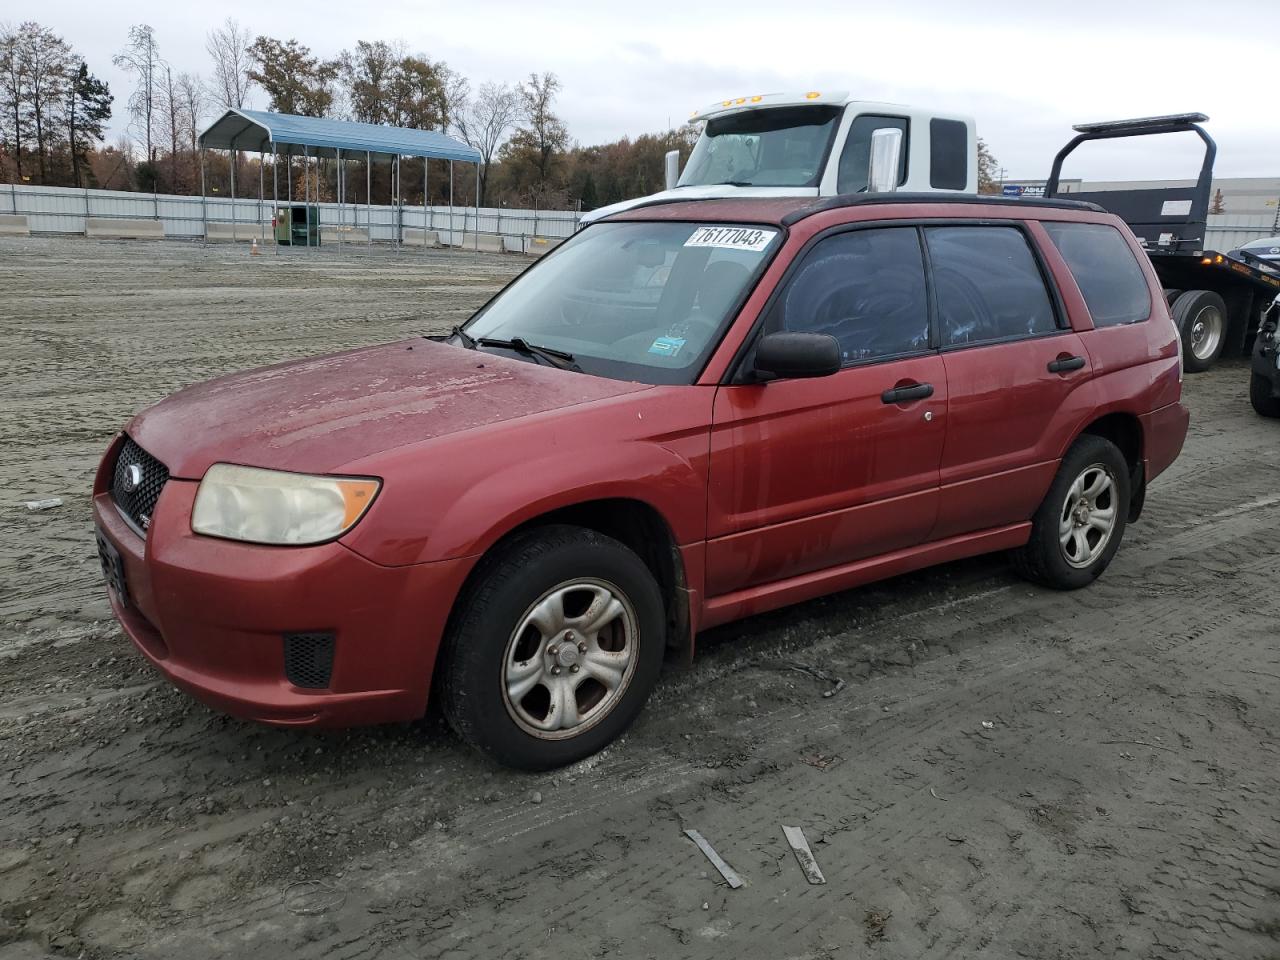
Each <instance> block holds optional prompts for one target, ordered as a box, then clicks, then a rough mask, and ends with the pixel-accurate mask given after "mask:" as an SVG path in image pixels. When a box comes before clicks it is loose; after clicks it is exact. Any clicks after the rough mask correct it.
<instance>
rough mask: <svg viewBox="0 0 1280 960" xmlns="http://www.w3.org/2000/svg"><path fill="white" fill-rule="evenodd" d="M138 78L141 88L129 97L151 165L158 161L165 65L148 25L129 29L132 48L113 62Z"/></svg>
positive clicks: (138, 134) (117, 56)
mask: <svg viewBox="0 0 1280 960" xmlns="http://www.w3.org/2000/svg"><path fill="white" fill-rule="evenodd" d="M112 62H113V63H115V65H116V66H117V67H119V68H120V69H122V70H127V71H129V72H130V73H132V74H133V75H134V77H135V78H136V81H137V86H136V87H134V90H133V95H132V96H130V97H129V112H130V113H132V114H133V122H134V125H135V136H136V137H137V138H138V139H139V141H141V142H142V144H143V145H144V146H145V147H146V160H147V163H152V162H153V161H154V160H155V147H154V145H153V144H154V141H155V133H156V112H157V111H156V106H157V103H158V101H159V99H160V85H161V82H162V80H163V71H164V69H165V62H164V61H163V60H162V59H161V58H160V48H159V46H158V45H157V44H156V32H155V31H154V30H153V29H152V28H151V27H149V26H147V25H146V24H145V23H140V24H137V25H135V26H132V27H130V28H129V44H128V46H126V47H125V48H124V50H123V51H121V52H120V53H118V54H116V56H115V57H114V58H113V60H112Z"/></svg>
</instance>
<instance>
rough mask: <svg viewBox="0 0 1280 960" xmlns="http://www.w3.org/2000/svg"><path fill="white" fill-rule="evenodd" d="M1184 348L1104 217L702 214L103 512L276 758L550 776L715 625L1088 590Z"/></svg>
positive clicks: (229, 704)
mask: <svg viewBox="0 0 1280 960" xmlns="http://www.w3.org/2000/svg"><path fill="white" fill-rule="evenodd" d="M1181 392H1182V372H1181V366H1180V359H1179V346H1178V333H1177V331H1176V330H1175V328H1174V326H1173V322H1172V320H1171V318H1170V315H1169V310H1168V307H1167V306H1166V303H1165V298H1164V296H1163V294H1162V292H1161V289H1160V285H1159V282H1158V281H1157V279H1156V277H1155V274H1154V273H1153V271H1152V269H1151V266H1150V264H1149V262H1148V260H1147V258H1146V256H1145V255H1144V254H1143V252H1142V249H1141V247H1139V246H1138V244H1137V243H1136V241H1135V239H1134V237H1133V235H1132V234H1131V233H1130V232H1129V230H1128V228H1126V227H1125V225H1124V224H1123V223H1122V222H1121V221H1120V220H1119V219H1117V218H1116V217H1114V216H1112V215H1109V214H1106V213H1104V212H1102V211H1101V210H1100V209H1098V208H1097V207H1093V206H1091V205H1087V204H1078V203H1072V202H1067V201H1047V202H1043V203H1028V202H1023V201H1008V202H1006V201H1002V200H999V199H994V200H980V199H978V198H976V197H968V198H964V199H962V200H952V201H946V200H941V199H939V198H938V197H937V196H933V195H915V196H910V195H900V194H894V195H885V196H865V195H864V196H862V197H836V198H827V199H816V198H786V199H767V200H766V199H750V200H747V199H738V200H706V201H699V202H683V203H668V204H659V205H651V206H647V207H640V208H636V209H632V210H629V211H627V212H625V213H623V214H619V215H616V216H614V217H611V218H607V219H605V220H603V221H601V222H598V223H595V224H592V225H591V226H589V227H587V228H586V229H585V230H583V231H581V232H580V233H579V234H578V235H577V236H575V237H574V238H573V239H571V240H570V241H568V242H566V243H565V244H563V245H562V246H561V247H560V248H559V249H557V250H556V251H555V252H553V253H552V254H550V255H548V256H547V257H545V258H544V259H543V260H541V261H540V262H539V263H538V264H537V265H535V266H534V267H532V268H531V269H529V270H527V271H526V272H525V273H524V274H522V275H521V276H520V277H518V278H517V279H516V280H514V281H513V282H512V283H511V284H510V285H509V286H508V287H507V288H506V289H505V290H503V291H502V292H501V293H500V294H498V295H497V296H496V297H495V298H494V299H493V300H491V301H490V302H489V303H488V304H486V305H485V306H484V307H483V308H482V309H481V310H480V311H479V312H478V313H476V314H475V316H473V317H472V318H471V319H470V320H469V321H467V323H466V324H465V325H464V326H462V327H461V328H460V329H456V330H455V332H454V333H453V334H452V335H449V336H446V337H442V338H426V339H418V340H412V341H406V342H402V343H391V344H386V345H383V346H377V347H370V348H367V349H363V350H355V351H352V352H349V353H344V354H338V355H335V356H329V357H322V358H318V359H313V360H305V361H301V362H295V363H288V364H283V365H280V366H275V367H268V368H265V369H262V370H257V371H253V372H250V373H242V374H236V375H232V376H228V377H223V378H221V379H218V380H214V381H212V382H210V383H207V384H204V385H201V386H195V387H192V388H190V389H187V390H184V391H182V392H180V393H178V394H175V395H174V396H172V397H170V398H168V399H167V400H164V401H162V402H161V403H159V404H157V405H156V406H154V407H152V408H150V409H149V410H146V411H144V412H143V413H141V414H139V415H138V416H137V417H135V418H134V419H133V421H132V422H131V423H129V424H128V426H127V428H126V430H125V432H124V433H122V434H121V435H120V436H119V437H118V438H117V439H116V440H115V441H114V442H113V443H112V444H111V447H110V449H109V450H108V451H107V452H106V456H105V457H104V459H103V461H102V466H101V468H100V470H99V472H98V476H97V479H96V481H95V484H94V516H95V519H96V522H97V528H98V538H99V545H100V551H101V556H102V560H103V564H104V568H105V570H106V572H107V578H108V582H109V584H110V593H111V603H112V607H113V609H114V611H115V614H116V616H117V617H118V618H119V620H120V622H121V623H122V624H123V625H124V628H125V631H126V632H127V633H128V634H129V636H130V637H131V638H132V639H133V641H134V643H135V644H136V645H137V647H138V649H139V650H140V651H141V652H142V654H143V655H144V656H145V657H147V658H148V659H149V660H150V661H151V662H152V663H153V664H155V665H156V667H157V668H158V669H159V670H160V671H161V672H162V673H164V674H165V675H166V676H167V677H168V678H169V679H170V680H172V682H173V683H175V684H177V685H178V686H180V687H182V688H183V689H185V690H188V691H190V692H191V693H192V695H194V696H195V697H197V698H199V699H201V700H203V701H205V702H207V703H209V704H211V705H213V706H215V707H217V708H219V709H222V710H225V711H227V712H229V713H233V714H236V715H239V716H242V717H249V718H253V719H255V720H260V721H263V722H266V723H273V724H280V725H289V726H318V725H344V724H355V723H372V722H381V721H393V720H405V719H410V718H414V717H417V716H420V715H421V714H422V713H423V711H424V709H425V708H426V705H427V698H428V694H429V692H431V691H432V690H434V691H435V695H437V696H439V698H440V699H441V701H442V703H443V707H444V710H445V712H446V714H447V715H448V717H449V719H450V720H451V722H452V724H453V726H454V728H455V729H456V730H457V731H458V733H459V734H461V736H462V737H463V738H464V739H466V740H467V741H469V742H470V743H472V744H475V745H476V746H478V747H480V748H481V749H483V750H485V751H487V752H488V753H489V754H491V755H492V756H494V757H497V758H498V759H500V760H502V761H503V762H506V763H510V764H515V765H520V766H525V767H548V766H553V765H557V764H563V763H567V762H569V761H572V760H575V759H578V758H581V757H583V756H586V755H587V754H590V753H591V752H593V751H595V750H598V749H600V748H601V747H602V746H604V745H605V744H607V743H609V742H610V741H611V740H612V739H614V738H615V737H617V736H618V735H619V734H620V733H621V732H622V731H623V730H624V729H626V727H627V726H628V724H630V722H631V721H632V720H633V719H634V718H635V717H636V715H637V714H638V713H639V712H640V710H641V708H642V706H643V704H644V702H645V700H646V698H647V697H648V695H649V691H650V690H651V689H652V687H653V685H654V683H655V682H656V680H657V677H658V673H659V669H660V667H661V664H662V662H663V658H664V655H666V654H668V653H671V652H678V653H682V654H688V653H689V652H691V649H692V647H693V644H694V640H695V637H696V636H697V634H698V631H700V630H703V629H705V628H708V627H712V626H715V625H717V624H722V623H726V622H728V621H731V620H734V619H737V618H741V617H747V616H751V615H752V614H756V613H761V612H763V611H767V610H772V609H775V608H778V607H782V606H786V605H787V604H793V603H798V602H800V601H803V600H808V599H810V598H813V597H817V596H820V595H822V594H826V593H831V592H833V591H838V590H845V589H848V588H850V587H855V586H857V585H859V584H863V583H867V582H869V581H873V580H877V579H881V578H885V577H891V576H894V575H897V574H900V573H904V572H906V571H909V570H914V569H917V568H920V567H925V566H928V565H930V564H936V563H943V562H946V561H950V560H956V559H959V558H962V557H968V556H972V555H975V554H980V553H987V552H990V551H1010V553H1011V556H1012V558H1013V563H1014V566H1015V568H1016V569H1017V570H1018V571H1019V572H1020V573H1021V574H1023V575H1024V576H1026V577H1028V578H1030V579H1031V580H1033V581H1035V582H1037V583H1041V584H1045V585H1047V586H1050V587H1056V588H1063V589H1068V588H1076V587H1082V586H1084V585H1086V584H1088V583H1090V582H1091V581H1093V579H1094V578H1096V577H1097V576H1098V575H1099V574H1100V573H1101V572H1102V571H1103V570H1104V569H1105V568H1106V566H1107V565H1108V564H1109V563H1110V561H1111V559H1112V557H1113V556H1114V555H1115V553H1116V550H1117V549H1118V548H1119V546H1120V541H1121V537H1122V536H1123V533H1124V529H1125V525H1126V523H1127V522H1130V521H1132V520H1136V519H1137V517H1138V515H1139V514H1140V512H1141V509H1142V504H1143V498H1144V494H1145V491H1146V488H1147V484H1148V483H1149V482H1150V480H1151V479H1152V478H1153V477H1155V476H1157V475H1158V474H1159V473H1160V472H1161V471H1162V470H1164V469H1165V468H1166V467H1168V466H1169V464H1170V463H1172V462H1173V460H1174V458H1175V457H1177V455H1178V453H1179V451H1180V449H1181V447H1182V442H1183V438H1184V436H1185V434H1186V430H1187V411H1186V409H1185V408H1184V407H1183V405H1182V404H1181V402H1180V397H1181Z"/></svg>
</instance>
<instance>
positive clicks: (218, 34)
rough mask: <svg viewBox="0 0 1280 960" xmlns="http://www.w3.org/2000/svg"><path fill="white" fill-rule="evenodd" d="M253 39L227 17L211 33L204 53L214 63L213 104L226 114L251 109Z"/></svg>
mask: <svg viewBox="0 0 1280 960" xmlns="http://www.w3.org/2000/svg"><path fill="white" fill-rule="evenodd" d="M252 43H253V36H252V34H250V33H249V31H248V30H247V29H245V28H244V27H242V26H240V24H239V23H238V22H237V21H235V20H234V19H232V18H231V17H228V18H227V20H226V22H225V23H223V25H222V26H221V27H219V28H218V29H216V30H210V31H209V36H208V38H207V40H206V42H205V49H206V50H208V51H209V56H210V57H211V58H212V59H213V77H212V79H211V80H210V84H209V85H210V88H211V92H212V93H213V100H214V103H216V104H217V105H218V106H219V107H221V108H222V109H224V110H239V109H241V108H242V107H245V106H247V105H248V102H249V90H250V88H251V87H252V86H253V81H252V80H251V79H250V78H249V71H250V70H252V69H253V58H252V57H251V56H250V55H249V47H250V45H251V44H252Z"/></svg>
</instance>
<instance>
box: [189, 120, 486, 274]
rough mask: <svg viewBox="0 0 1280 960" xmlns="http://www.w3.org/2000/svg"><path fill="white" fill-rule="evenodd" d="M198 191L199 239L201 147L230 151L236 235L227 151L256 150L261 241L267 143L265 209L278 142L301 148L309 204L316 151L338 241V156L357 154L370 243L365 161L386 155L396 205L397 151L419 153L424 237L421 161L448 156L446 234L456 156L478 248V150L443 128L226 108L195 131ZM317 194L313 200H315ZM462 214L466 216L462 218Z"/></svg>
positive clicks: (204, 214) (275, 182)
mask: <svg viewBox="0 0 1280 960" xmlns="http://www.w3.org/2000/svg"><path fill="white" fill-rule="evenodd" d="M199 144H200V198H201V219H202V221H203V226H204V234H205V237H206V239H207V238H208V235H209V217H208V203H207V196H206V193H205V151H206V150H228V151H231V152H232V154H233V157H232V162H231V199H232V201H233V205H232V235H233V238H234V235H235V213H234V211H235V206H234V200H235V198H236V179H235V177H236V164H235V159H234V154H235V152H236V151H257V153H258V154H259V163H258V205H259V213H258V221H259V226H260V228H261V232H262V236H263V240H264V241H265V239H266V223H265V221H264V220H263V218H262V213H261V205H262V203H263V201H264V186H265V185H264V182H263V177H264V173H263V166H264V164H263V161H264V160H265V158H266V153H267V150H268V148H270V151H271V180H272V185H271V198H272V210H273V215H274V210H275V209H276V208H277V206H278V204H279V192H280V183H279V175H278V173H277V164H276V156H277V148H279V147H289V148H294V147H301V148H302V159H303V170H304V171H305V173H304V176H303V180H304V183H305V185H306V187H305V190H306V193H305V196H304V203H305V204H307V205H308V206H310V203H311V197H310V191H311V177H310V164H311V161H312V160H313V159H314V160H316V161H317V162H319V160H320V159H321V158H330V157H332V158H334V159H335V160H336V161H337V163H338V176H337V189H338V205H339V218H340V224H339V232H338V242H339V244H341V242H342V231H343V230H345V229H346V193H347V190H346V182H347V177H346V166H345V164H344V160H349V159H351V157H352V155H353V154H354V155H357V156H358V155H359V154H364V159H365V206H366V208H367V209H366V213H365V225H366V230H367V231H368V234H369V236H368V242H369V243H370V244H372V243H373V227H372V223H371V219H372V207H373V201H372V198H371V197H370V193H371V192H372V189H371V187H372V179H373V177H372V170H371V168H372V164H373V158H374V157H375V156H385V157H389V158H391V162H392V174H391V191H392V198H391V199H392V205H393V206H394V207H395V208H396V209H397V210H399V209H401V206H402V205H401V202H400V201H401V199H402V192H401V184H400V158H401V157H422V158H423V159H424V163H423V165H422V200H423V242H424V244H425V242H426V232H427V221H426V210H427V207H428V206H429V202H428V193H427V166H428V165H427V163H426V162H425V160H428V159H432V160H447V161H448V162H449V232H450V235H451V237H450V238H451V239H452V234H453V232H454V226H453V162H454V161H455V160H458V161H462V162H463V163H472V164H475V165H476V208H475V209H476V221H475V223H476V229H475V238H476V248H477V249H479V244H480V237H479V232H480V229H479V228H480V151H478V150H476V149H475V148H474V147H469V146H467V145H466V144H465V143H463V142H461V141H460V140H455V139H454V138H453V137H450V136H446V135H445V134H443V133H437V132H436V131H434V130H415V129H411V128H408V127H388V126H382V125H380V124H375V123H354V122H351V121H348V120H330V119H328V118H325V117H302V116H298V115H296V114H291V113H271V112H269V111H266V110H228V111H227V112H226V113H224V114H223V115H222V116H221V117H220V118H219V119H218V120H216V121H214V123H212V124H211V125H210V126H209V127H208V128H206V129H205V131H204V133H202V134H200V139H199ZM292 156H293V155H292V152H290V155H289V159H290V162H289V167H288V171H287V177H288V183H287V189H288V196H289V202H290V203H292V202H293V164H292ZM318 199H319V198H317V202H318ZM356 210H357V207H356V205H355V204H352V227H353V228H354V227H357V226H358V225H359V224H358V217H357V215H356ZM464 221H465V217H464ZM402 226H403V224H402V223H399V224H397V230H396V242H397V243H399V242H400V239H401V238H400V228H401V227H402ZM465 230H466V225H465V222H464V225H463V232H464V233H465ZM310 243H311V231H310V229H309V228H308V230H307V245H308V246H310Z"/></svg>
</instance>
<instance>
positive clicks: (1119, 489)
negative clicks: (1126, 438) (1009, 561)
mask: <svg viewBox="0 0 1280 960" xmlns="http://www.w3.org/2000/svg"><path fill="white" fill-rule="evenodd" d="M1099 475H1102V476H1104V477H1105V478H1106V480H1107V481H1108V483H1109V487H1108V488H1106V489H1105V490H1103V491H1101V492H1099V493H1096V494H1094V496H1093V497H1092V498H1090V500H1088V501H1086V504H1085V506H1084V507H1079V506H1077V505H1078V504H1079V500H1080V494H1081V493H1082V492H1085V493H1087V492H1088V489H1089V487H1090V486H1092V483H1093V482H1094V481H1095V480H1096V479H1097V477H1098V476H1099ZM1082 487H1083V490H1082V489H1081V488H1082ZM1089 502H1091V503H1092V507H1089V506H1088V503H1089ZM1129 502H1130V490H1129V465H1128V463H1126V462H1125V459H1124V455H1123V454H1122V453H1121V452H1120V450H1119V449H1118V448H1117V447H1116V445H1115V444H1114V443H1112V442H1111V441H1110V440H1107V439H1105V438H1103V437H1097V436H1094V435H1092V434H1087V433H1086V434H1084V435H1082V436H1081V437H1080V438H1079V439H1077V440H1076V442H1075V443H1073V444H1072V445H1071V449H1070V450H1068V451H1067V455H1066V456H1065V457H1063V458H1062V466H1060V467H1059V468H1058V475H1057V476H1056V477H1054V479H1053V484H1052V486H1050V487H1049V492H1048V493H1047V494H1046V495H1045V498H1044V502H1043V503H1041V504H1040V508H1039V509H1038V510H1037V511H1036V513H1035V516H1034V517H1032V519H1031V538H1030V539H1029V540H1028V541H1027V543H1026V545H1025V546H1023V547H1020V548H1018V549H1017V550H1015V551H1013V554H1012V558H1013V566H1014V569H1015V570H1016V571H1017V572H1018V574H1019V575H1020V576H1022V577H1024V578H1026V579H1027V580H1030V581H1032V582H1033V583H1038V584H1041V585H1043V586H1046V587H1052V588H1054V589H1055V590H1077V589H1079V588H1080V587H1085V586H1088V585H1089V584H1091V583H1093V581H1094V580H1096V579H1098V576H1099V575H1100V574H1101V573H1102V571H1103V570H1105V569H1107V565H1108V564H1110V563H1111V559H1112V558H1113V557H1114V556H1115V555H1116V551H1117V550H1119V549H1120V541H1121V539H1123V537H1124V528H1125V521H1126V520H1127V518H1128V513H1129ZM1108 505H1109V507H1110V510H1111V516H1110V520H1111V524H1110V527H1109V529H1108V530H1107V531H1106V532H1105V534H1104V533H1103V531H1101V530H1099V529H1098V528H1097V527H1096V526H1092V525H1089V524H1087V523H1085V524H1084V525H1083V526H1082V525H1081V521H1082V520H1084V519H1086V518H1087V519H1097V518H1099V517H1100V516H1101V515H1102V514H1103V513H1105V511H1106V508H1107V506H1108ZM1064 530H1067V531H1068V534H1067V536H1068V538H1069V539H1068V541H1067V543H1063V540H1062V537H1063V531H1064ZM1080 531H1083V536H1084V538H1085V540H1084V546H1083V547H1082V545H1081V541H1080V539H1079V532H1080ZM1094 533H1098V534H1099V536H1098V537H1097V539H1096V542H1094V536H1093V535H1094ZM1104 539H1105V542H1104ZM1073 553H1074V554H1075V556H1074V557H1073V556H1072V554H1073Z"/></svg>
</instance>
